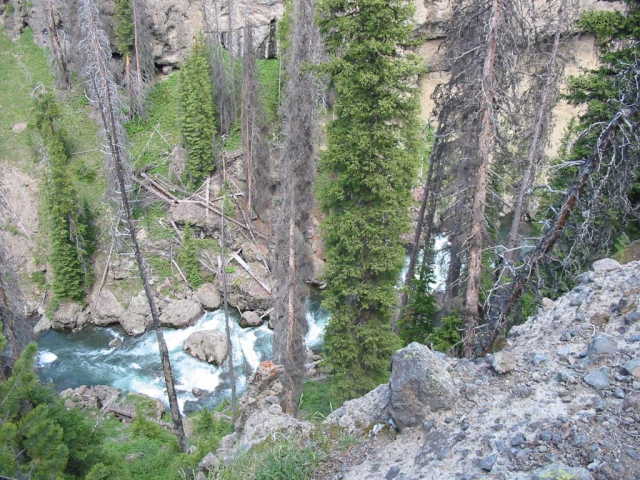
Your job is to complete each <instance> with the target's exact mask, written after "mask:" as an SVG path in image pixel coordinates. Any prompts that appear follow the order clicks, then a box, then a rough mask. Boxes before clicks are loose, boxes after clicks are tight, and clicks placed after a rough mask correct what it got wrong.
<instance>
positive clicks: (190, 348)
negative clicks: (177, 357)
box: [184, 330, 229, 365]
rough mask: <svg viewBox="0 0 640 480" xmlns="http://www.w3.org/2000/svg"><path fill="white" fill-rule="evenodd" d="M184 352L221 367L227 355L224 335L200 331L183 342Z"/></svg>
mask: <svg viewBox="0 0 640 480" xmlns="http://www.w3.org/2000/svg"><path fill="white" fill-rule="evenodd" d="M184 351H185V352H187V353H188V354H189V355H192V356H194V357H195V358H197V359H198V360H202V361H203V362H208V363H212V364H214V365H222V362H224V360H225V358H227V354H228V353H229V351H228V348H227V339H226V337H225V335H224V334H223V333H222V332H217V331H215V330H201V331H199V332H194V333H192V334H191V335H189V338H187V340H186V341H185V342H184Z"/></svg>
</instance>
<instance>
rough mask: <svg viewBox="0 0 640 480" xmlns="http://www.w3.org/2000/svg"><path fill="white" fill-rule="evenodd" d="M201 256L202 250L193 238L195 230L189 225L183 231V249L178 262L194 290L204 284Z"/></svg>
mask: <svg viewBox="0 0 640 480" xmlns="http://www.w3.org/2000/svg"><path fill="white" fill-rule="evenodd" d="M199 254H200V248H199V247H198V243H197V242H196V239H195V238H194V236H193V229H192V227H191V225H189V224H187V225H186V226H185V227H184V230H183V236H182V248H181V249H180V252H179V253H178V262H179V263H180V267H181V268H182V270H183V272H184V274H185V276H186V277H187V281H188V282H189V285H190V286H191V288H194V289H196V288H198V287H199V286H200V285H202V283H203V281H202V275H201V274H200V262H199V260H198V256H199Z"/></svg>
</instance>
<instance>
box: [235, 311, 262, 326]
mask: <svg viewBox="0 0 640 480" xmlns="http://www.w3.org/2000/svg"><path fill="white" fill-rule="evenodd" d="M239 323H240V326H241V327H242V328H249V327H259V326H260V325H262V324H263V323H264V319H263V318H261V317H260V315H259V314H258V312H243V313H242V315H241V317H240V322H239Z"/></svg>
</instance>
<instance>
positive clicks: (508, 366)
mask: <svg viewBox="0 0 640 480" xmlns="http://www.w3.org/2000/svg"><path fill="white" fill-rule="evenodd" d="M491 367H492V368H493V369H494V370H495V372H496V373H499V374H500V375H504V374H505V373H509V372H512V371H513V370H515V368H516V358H515V357H514V356H513V354H512V353H511V352H504V351H502V352H497V353H494V354H493V357H492V358H491Z"/></svg>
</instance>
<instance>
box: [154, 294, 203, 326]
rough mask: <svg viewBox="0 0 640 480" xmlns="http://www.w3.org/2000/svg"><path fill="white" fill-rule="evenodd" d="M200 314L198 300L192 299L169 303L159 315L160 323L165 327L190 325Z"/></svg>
mask: <svg viewBox="0 0 640 480" xmlns="http://www.w3.org/2000/svg"><path fill="white" fill-rule="evenodd" d="M201 315H202V307H201V306H200V303H199V302H196V301H195V300H192V299H184V300H175V301H173V302H171V303H169V304H168V305H167V306H166V307H165V308H164V310H163V311H162V314H161V315H160V323H161V324H162V325H164V326H166V327H175V328H184V327H188V326H189V325H192V324H193V323H194V322H195V321H196V320H197V319H198V318H199V317H200V316H201Z"/></svg>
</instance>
